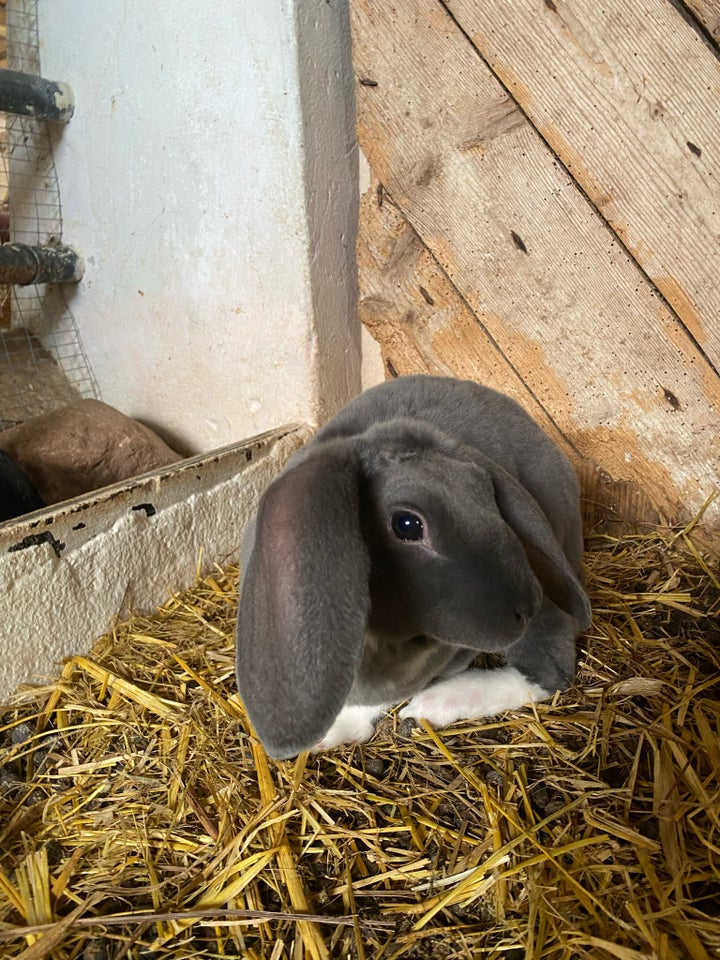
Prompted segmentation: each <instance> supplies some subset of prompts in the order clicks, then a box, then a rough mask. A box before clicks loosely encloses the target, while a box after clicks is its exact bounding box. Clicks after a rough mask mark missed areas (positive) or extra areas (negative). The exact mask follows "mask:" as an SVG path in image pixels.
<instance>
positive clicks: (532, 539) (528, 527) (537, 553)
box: [490, 464, 592, 630]
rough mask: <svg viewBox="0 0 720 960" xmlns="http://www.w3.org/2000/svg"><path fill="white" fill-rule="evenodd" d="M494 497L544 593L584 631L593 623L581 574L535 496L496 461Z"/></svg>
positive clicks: (493, 470)
mask: <svg viewBox="0 0 720 960" xmlns="http://www.w3.org/2000/svg"><path fill="white" fill-rule="evenodd" d="M490 472H491V476H492V480H493V486H494V488H495V499H496V501H497V504H498V507H499V508H500V513H501V514H502V516H503V519H504V520H505V522H506V523H507V524H508V526H510V527H511V528H512V529H513V531H514V532H515V534H516V535H517V536H518V537H519V538H520V540H521V542H522V544H523V546H524V548H525V552H526V554H527V557H528V562H529V563H530V566H531V567H532V569H533V571H534V573H535V576H536V577H537V578H538V580H539V581H540V584H541V586H542V588H543V592H544V594H545V596H547V597H549V599H550V600H552V602H553V603H554V604H556V605H557V606H558V607H560V609H561V610H564V611H565V612H566V613H569V614H570V615H571V616H573V617H575V619H576V620H577V621H578V622H579V624H580V629H581V630H585V629H587V627H589V626H590V621H591V618H592V613H591V609H590V601H589V600H588V596H587V594H586V593H585V589H584V588H583V585H582V583H581V582H580V579H579V577H578V575H577V574H576V573H575V571H574V570H573V568H572V566H571V565H570V562H569V561H568V558H567V556H566V555H565V551H564V550H563V549H562V547H561V546H560V544H559V543H558V539H557V537H556V536H555V533H554V532H553V529H552V527H551V526H550V524H549V522H548V519H547V517H546V516H545V514H544V513H543V511H542V510H541V508H540V506H539V505H538V503H537V501H536V500H535V498H534V497H533V496H532V495H531V494H530V493H528V491H527V490H526V489H525V487H523V485H522V484H521V483H519V482H518V481H517V480H516V479H515V478H514V477H512V476H511V475H510V474H509V473H506V472H505V471H504V470H502V469H501V468H500V467H498V466H497V464H493V466H492V468H490Z"/></svg>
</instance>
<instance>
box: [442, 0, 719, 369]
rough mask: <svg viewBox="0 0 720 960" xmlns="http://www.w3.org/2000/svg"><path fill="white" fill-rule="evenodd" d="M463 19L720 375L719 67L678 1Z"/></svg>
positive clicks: (608, 2)
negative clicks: (677, 4) (676, 6)
mask: <svg viewBox="0 0 720 960" xmlns="http://www.w3.org/2000/svg"><path fill="white" fill-rule="evenodd" d="M449 6H450V9H451V11H452V14H453V16H454V17H455V18H456V20H457V22H458V23H459V25H460V26H461V27H462V29H463V30H464V31H466V32H467V34H468V35H469V36H470V38H471V39H472V41H473V43H474V44H475V46H476V47H477V49H478V51H479V52H480V53H481V54H482V56H483V58H484V59H485V60H486V61H487V63H488V64H489V65H490V67H491V68H492V70H493V72H494V73H495V74H496V76H498V77H499V78H500V80H501V81H502V83H503V84H504V85H505V86H506V87H507V89H508V90H509V91H510V93H511V94H512V96H513V97H514V98H515V100H517V102H518V103H519V104H520V105H521V106H522V108H523V110H524V111H525V113H526V114H527V116H528V117H529V118H530V120H531V121H532V123H533V124H534V125H535V127H536V128H537V129H538V130H539V131H540V133H541V134H542V136H543V137H544V139H545V140H546V141H547V143H548V144H549V145H550V146H551V148H552V149H553V151H554V152H555V153H556V154H557V156H558V157H559V158H560V159H561V160H562V162H563V164H564V165H565V166H566V167H567V169H568V170H569V171H571V173H572V175H573V176H574V177H575V178H576V179H577V181H578V183H579V184H580V186H581V187H582V189H583V190H584V191H585V192H586V193H587V195H588V196H589V197H590V198H591V200H592V201H593V203H594V204H595V205H596V206H597V207H598V209H599V210H600V211H601V212H602V215H603V217H604V218H605V219H607V221H608V222H609V223H610V224H611V225H612V227H613V230H615V232H616V233H617V234H618V236H619V237H621V238H622V241H623V243H624V244H625V246H626V247H627V248H628V249H629V250H630V252H631V253H632V255H633V257H634V258H635V259H636V260H637V262H638V263H639V264H640V265H641V266H642V268H643V270H644V271H645V272H646V273H647V275H648V276H649V277H650V278H651V279H652V280H653V282H654V283H655V284H656V286H657V288H658V289H659V290H660V291H661V292H662V293H663V295H664V296H665V297H666V298H667V300H668V302H669V303H670V304H671V305H672V307H673V309H674V310H675V311H676V313H677V314H678V316H679V317H680V318H681V320H682V322H683V323H684V324H685V326H686V328H687V329H688V330H689V331H690V333H691V334H692V336H693V337H694V338H695V339H696V341H697V342H698V343H699V344H700V346H701V348H702V349H703V350H704V351H705V353H706V354H707V356H708V358H709V359H710V362H711V363H712V364H713V365H714V366H715V369H716V370H717V371H719V372H720V323H718V317H720V284H719V283H718V282H717V278H718V275H719V274H720V242H719V240H720V204H719V203H718V197H719V195H720V180H719V178H718V166H717V158H718V153H719V152H720V63H718V60H717V57H716V56H715V55H714V53H713V52H712V51H711V50H710V49H709V48H708V46H707V44H706V43H705V41H704V40H703V38H702V37H701V36H700V35H699V34H698V32H697V31H696V30H694V29H693V27H692V26H691V25H690V24H688V23H687V22H686V20H685V19H684V18H683V16H682V15H681V14H680V13H679V12H678V11H677V10H676V9H675V7H674V6H673V5H672V4H671V3H668V2H667V0H634V2H633V3H628V2H627V0H604V2H603V3H596V2H595V0H553V2H552V3H546V2H544V0H452V2H451V3H450V4H449Z"/></svg>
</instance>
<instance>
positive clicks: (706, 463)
mask: <svg viewBox="0 0 720 960" xmlns="http://www.w3.org/2000/svg"><path fill="white" fill-rule="evenodd" d="M351 15H352V21H353V36H354V56H355V67H356V72H357V76H358V79H359V83H358V135H359V139H360V142H361V145H362V147H363V149H364V151H365V153H366V155H367V156H368V159H369V160H370V164H371V166H372V167H373V169H374V170H375V171H376V172H377V174H378V175H379V177H380V179H381V180H382V181H383V183H385V184H386V185H387V187H388V189H389V190H390V192H391V194H392V196H393V199H394V201H395V202H396V203H397V204H398V206H399V207H400V209H401V210H402V212H403V214H404V216H405V217H406V218H407V219H408V220H409V222H410V223H411V224H412V226H413V228H414V229H415V230H416V231H417V233H418V234H419V236H420V237H421V238H422V240H423V242H424V243H425V244H426V245H427V246H428V248H429V249H430V250H431V251H432V253H433V254H434V256H435V257H436V258H437V260H438V261H439V263H440V264H441V265H442V267H443V269H444V270H445V272H446V273H447V275H448V276H449V277H450V279H451V280H452V282H453V283H454V284H455V286H456V287H457V288H458V290H459V292H460V293H461V295H462V297H463V299H464V301H465V302H466V303H467V304H468V305H469V306H470V308H471V309H472V310H473V312H474V313H475V314H476V316H477V318H478V319H479V320H480V321H481V323H482V324H483V326H484V327H485V328H486V329H487V330H488V332H489V334H490V336H491V337H492V339H493V340H494V341H495V343H497V344H498V346H499V348H500V349H501V351H502V352H503V354H504V355H505V356H506V357H507V358H508V360H509V361H510V363H511V364H512V366H513V367H514V369H516V370H517V371H518V373H519V374H520V375H521V377H522V379H523V380H524V381H525V382H526V383H527V384H528V385H529V387H530V389H531V390H532V392H533V393H534V395H535V396H536V397H538V399H539V400H540V402H541V403H542V405H543V407H544V408H545V409H546V410H547V411H548V413H549V414H550V415H551V416H552V418H553V420H554V421H555V422H556V423H557V424H558V425H559V426H560V427H561V429H562V431H563V433H564V434H565V436H566V438H567V439H568V441H569V442H570V443H571V445H572V446H573V447H574V448H575V449H576V450H577V451H578V453H579V454H580V455H581V456H583V457H586V458H588V459H590V460H596V461H599V463H600V464H601V466H602V469H603V470H604V471H605V473H606V474H607V475H609V476H610V477H612V478H614V479H615V480H626V481H630V482H638V483H641V484H643V485H645V486H646V487H647V488H648V492H649V494H650V496H651V499H653V500H654V501H655V502H658V503H661V504H662V503H667V502H668V500H671V501H672V503H673V504H674V507H675V510H676V516H680V515H683V514H685V515H686V514H687V513H692V512H693V511H694V510H695V509H698V508H699V507H700V506H701V505H702V503H703V502H704V501H705V498H706V497H707V495H708V494H709V493H710V492H711V490H712V489H713V487H714V485H715V483H716V481H717V467H716V464H717V459H718V453H719V449H720V441H719V439H718V437H719V435H720V417H719V415H718V411H719V410H720V388H719V386H718V381H717V378H716V377H715V375H714V372H713V370H712V369H711V367H710V366H709V365H708V363H707V362H706V360H705V359H704V358H703V357H702V355H701V354H699V353H698V351H697V350H696V348H695V347H694V345H693V343H692V342H691V341H690V339H689V338H688V336H687V334H686V332H685V331H684V329H683V328H682V326H681V325H680V324H679V323H678V322H677V319H676V318H675V317H674V315H673V314H672V313H671V312H670V311H668V309H667V308H666V307H665V306H664V304H663V303H662V302H660V301H659V300H658V298H657V297H656V295H655V294H654V291H653V289H652V287H651V285H650V284H649V283H648V282H647V281H646V279H645V278H644V277H643V275H642V274H641V272H640V271H639V270H638V269H637V267H636V265H635V264H634V263H633V262H632V261H631V260H630V258H629V257H628V256H627V254H626V253H625V251H624V250H623V249H622V248H621V247H620V246H619V245H618V244H617V242H616V241H615V239H614V238H613V237H612V235H611V234H610V233H609V232H608V230H607V227H606V226H605V224H604V223H603V222H602V221H601V220H600V218H599V217H598V216H597V214H596V213H595V211H594V210H593V209H592V208H591V206H590V205H589V204H588V203H587V201H586V200H585V199H584V198H583V197H582V196H581V194H580V193H579V192H578V191H577V189H576V187H575V185H574V183H573V182H572V180H571V179H570V178H569V177H568V176H567V175H566V173H565V172H564V170H563V169H562V168H561V166H560V165H559V164H558V162H557V160H556V158H555V157H554V156H553V154H552V153H551V152H550V151H549V149H548V148H547V147H546V146H545V144H544V143H543V142H542V141H541V139H540V137H539V136H538V135H537V133H536V132H535V130H534V129H533V128H532V127H531V126H530V124H529V123H528V122H527V120H526V119H525V118H524V116H523V115H522V114H521V112H520V111H519V110H517V108H516V106H515V105H514V103H513V102H512V100H511V99H510V98H509V97H508V96H507V94H506V93H505V91H504V90H503V89H502V87H501V86H500V85H499V84H498V83H497V81H496V79H495V78H494V77H493V76H492V74H491V73H490V71H489V70H488V69H487V67H486V66H485V65H484V64H483V62H482V61H481V59H480V58H479V57H478V55H477V53H476V51H475V50H474V49H473V48H472V46H471V45H470V44H469V43H468V41H467V39H466V38H465V37H464V36H463V35H462V33H461V32H460V30H459V29H458V28H457V26H456V25H455V24H454V23H453V22H452V21H451V19H450V18H449V16H448V15H447V13H446V12H445V10H444V9H443V7H442V6H441V5H440V4H439V3H437V2H434V0H406V2H404V3H403V4H395V5H390V4H378V3H375V2H372V0H353V2H352V4H351Z"/></svg>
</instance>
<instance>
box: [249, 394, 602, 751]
mask: <svg viewBox="0 0 720 960" xmlns="http://www.w3.org/2000/svg"><path fill="white" fill-rule="evenodd" d="M400 507H404V508H407V509H413V510H414V512H417V513H418V514H420V515H421V516H422V517H423V518H424V520H425V524H426V528H427V529H426V538H425V540H424V541H423V542H422V543H421V544H417V543H412V544H410V543H407V542H401V541H399V540H398V539H396V538H395V537H394V536H393V534H392V532H391V530H390V527H389V517H390V515H391V514H392V512H393V510H394V509H397V508H400ZM243 554H244V561H245V562H244V568H245V569H244V571H243V583H242V597H241V602H240V605H239V614H238V627H237V679H238V687H239V690H240V694H241V696H242V698H243V700H244V702H245V705H246V707H247V709H248V712H249V715H250V718H251V720H252V722H253V724H254V726H255V729H256V731H257V733H258V735H259V736H260V738H261V740H262V741H263V743H264V744H265V747H266V749H267V750H268V752H269V753H270V754H272V755H273V756H276V757H289V756H293V755H295V754H296V753H298V752H300V751H302V750H305V749H308V748H310V747H312V746H313V745H314V744H315V743H317V742H318V741H319V740H320V739H321V738H322V736H323V735H324V734H325V732H326V731H327V730H328V728H329V727H330V726H331V724H332V723H333V721H334V719H335V717H336V716H337V715H338V713H339V712H340V709H341V708H342V707H343V705H346V704H348V705H349V704H367V705H371V704H383V703H388V702H399V701H401V700H404V699H407V698H408V697H411V696H412V695H413V694H414V693H416V692H418V691H419V690H422V689H423V688H424V687H426V686H427V685H428V684H429V683H430V682H431V681H432V680H434V679H436V678H438V677H445V676H450V675H452V674H453V673H457V672H458V671H460V670H464V669H465V668H466V667H467V666H468V665H469V664H470V663H471V661H472V660H473V659H474V658H475V657H476V655H477V654H478V653H479V652H481V651H487V652H499V653H503V654H504V655H505V657H506V660H507V662H508V664H509V665H511V666H514V667H516V668H517V669H518V670H519V671H520V672H521V673H522V674H523V675H524V676H525V677H527V678H528V679H529V680H531V681H532V682H533V683H537V684H538V685H539V686H542V687H543V688H545V689H548V690H554V689H559V688H563V687H564V686H566V685H567V683H568V682H569V681H570V679H571V678H572V676H573V673H574V669H575V638H576V636H577V634H578V632H579V631H580V630H582V629H585V628H586V627H587V626H588V624H589V621H590V606H589V602H588V599H587V596H586V594H585V591H584V589H583V587H582V583H581V556H582V528H581V521H580V510H579V495H578V484H577V478H576V476H575V472H574V470H573V468H572V466H571V464H570V463H569V461H568V460H567V458H566V457H565V455H564V454H563V453H562V452H561V451H560V450H559V449H558V448H557V447H556V445H555V444H554V443H552V441H551V440H550V439H549V438H548V437H547V436H546V435H545V434H544V433H543V432H542V430H541V429H540V428H539V427H538V426H537V425H536V424H535V423H534V421H533V420H532V419H531V418H530V417H529V416H528V415H527V414H526V413H525V412H524V411H523V410H522V408H521V407H520V406H519V405H518V404H516V403H515V402H514V401H513V400H511V399H510V398H508V397H506V396H504V395H502V394H500V393H497V392H496V391H493V390H490V389H489V388H487V387H482V386H479V385H478V384H475V383H472V382H469V381H463V380H453V379H448V378H443V377H430V376H412V377H402V378H399V379H397V380H393V381H390V382H388V383H384V384H381V385H380V386H377V387H374V388H373V389H371V390H368V391H366V392H365V393H364V394H362V395H361V396H359V397H358V398H357V399H355V400H354V401H353V402H352V403H350V404H349V405H348V406H347V407H345V408H344V409H343V410H341V411H340V413H339V414H338V415H337V416H336V417H335V418H334V419H333V420H332V421H331V422H330V423H329V424H328V425H327V426H326V427H324V428H323V429H322V430H321V431H320V432H319V433H318V434H317V436H316V437H315V438H314V439H313V440H312V441H311V442H310V443H309V444H308V445H307V446H306V447H305V448H304V449H303V450H301V451H299V453H298V454H296V455H295V456H294V457H293V458H292V460H291V461H290V463H289V464H288V467H287V468H286V470H285V471H284V472H283V473H282V474H281V475H280V477H278V479H277V480H275V482H274V483H273V484H272V485H271V486H270V487H269V489H268V491H267V492H266V494H265V496H264V498H263V501H262V503H261V506H260V509H259V511H258V515H257V519H256V523H255V524H254V525H253V529H252V530H251V532H250V534H249V536H248V540H247V541H246V544H245V548H244V550H243Z"/></svg>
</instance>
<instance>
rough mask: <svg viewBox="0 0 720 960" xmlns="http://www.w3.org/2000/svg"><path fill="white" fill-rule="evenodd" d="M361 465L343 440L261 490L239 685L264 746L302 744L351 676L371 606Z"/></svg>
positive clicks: (336, 704) (289, 751)
mask: <svg viewBox="0 0 720 960" xmlns="http://www.w3.org/2000/svg"><path fill="white" fill-rule="evenodd" d="M359 471H360V467H359V462H358V457H357V455H356V453H355V451H354V449H353V447H352V445H351V444H350V443H349V442H348V441H334V442H332V443H327V444H322V445H320V446H318V448H317V452H313V454H312V455H310V456H308V457H306V458H305V459H303V460H301V461H300V462H299V463H298V464H296V465H295V466H292V467H291V468H290V469H289V470H287V471H286V472H285V473H284V474H282V475H281V476H280V477H279V478H278V479H277V480H275V481H274V483H273V484H272V485H271V486H270V487H269V488H268V490H267V491H266V493H265V495H264V496H263V499H262V501H261V504H260V509H259V511H258V515H257V523H256V528H255V533H254V545H253V548H252V554H251V556H250V559H249V563H248V567H247V570H246V571H245V576H244V578H243V587H242V596H241V599H240V604H239V609H238V624H237V682H238V689H239V691H240V695H241V697H242V699H243V701H244V703H245V706H246V708H247V711H248V714H249V716H250V719H251V721H252V723H253V725H254V727H255V729H256V731H257V733H258V736H259V737H260V739H261V740H262V742H263V744H264V746H265V748H266V750H267V752H268V753H269V754H270V755H271V756H274V757H277V758H285V757H292V756H295V755H296V754H297V753H300V752H301V751H303V750H306V749H309V748H310V747H312V746H313V745H314V744H315V743H317V741H318V740H320V738H321V737H322V736H323V734H325V733H326V732H327V731H328V729H329V728H330V726H331V725H332V723H333V721H334V720H335V717H336V716H337V714H338V713H339V712H340V709H341V708H342V706H343V704H344V703H345V700H346V699H347V695H348V693H349V691H350V687H351V686H352V683H353V679H354V677H355V671H356V667H357V665H358V663H359V660H360V654H361V650H362V643H363V635H364V632H365V625H366V622H367V617H368V610H369V606H370V598H369V586H368V584H369V573H370V560H369V557H368V553H367V550H366V547H365V542H364V540H363V536H362V531H361V527H360V505H359V485H360V482H359Z"/></svg>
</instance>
